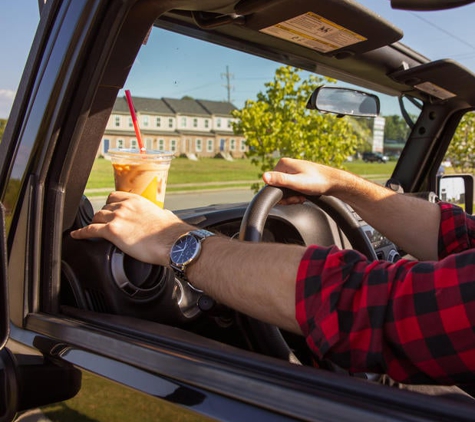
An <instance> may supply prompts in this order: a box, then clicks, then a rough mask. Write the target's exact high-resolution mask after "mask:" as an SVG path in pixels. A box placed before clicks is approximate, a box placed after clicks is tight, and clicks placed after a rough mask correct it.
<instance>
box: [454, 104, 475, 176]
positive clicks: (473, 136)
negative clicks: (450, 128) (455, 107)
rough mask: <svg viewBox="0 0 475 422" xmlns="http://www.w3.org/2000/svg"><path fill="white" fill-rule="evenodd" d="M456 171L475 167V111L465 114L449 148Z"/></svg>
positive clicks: (464, 170)
mask: <svg viewBox="0 0 475 422" xmlns="http://www.w3.org/2000/svg"><path fill="white" fill-rule="evenodd" d="M447 157H448V158H449V159H450V161H451V162H452V165H453V167H454V169H455V171H459V172H466V171H472V170H473V169H475V113H473V112H470V113H467V114H465V115H464V117H463V118H462V120H461V121H460V123H459V125H458V127H457V130H456V132H455V134H454V137H453V138H452V141H451V142H450V145H449V149H448V150H447Z"/></svg>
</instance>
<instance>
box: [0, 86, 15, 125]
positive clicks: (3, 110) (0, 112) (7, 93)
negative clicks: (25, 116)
mask: <svg viewBox="0 0 475 422" xmlns="http://www.w3.org/2000/svg"><path fill="white" fill-rule="evenodd" d="M15 94H16V92H15V91H12V90H11V89H0V119H6V118H7V117H8V116H9V115H10V109H11V108H12V104H13V99H14V98H15Z"/></svg>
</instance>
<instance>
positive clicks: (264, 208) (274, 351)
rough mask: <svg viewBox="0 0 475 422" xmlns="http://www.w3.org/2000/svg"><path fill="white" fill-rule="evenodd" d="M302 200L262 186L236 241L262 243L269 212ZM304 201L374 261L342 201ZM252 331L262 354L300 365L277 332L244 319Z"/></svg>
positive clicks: (285, 191)
mask: <svg viewBox="0 0 475 422" xmlns="http://www.w3.org/2000/svg"><path fill="white" fill-rule="evenodd" d="M290 196H302V194H301V193H298V192H295V191H292V190H290V189H287V188H280V187H276V186H269V185H267V186H264V187H263V188H262V189H261V190H260V191H259V192H258V193H257V194H256V195H255V196H254V198H253V199H252V200H251V202H250V203H249V205H248V207H247V209H246V212H245V213H244V217H243V219H242V221H241V227H240V231H239V239H240V240H243V241H250V242H261V241H262V236H263V232H264V226H265V223H266V221H267V217H268V216H269V213H270V211H271V209H272V208H273V207H274V206H275V205H276V204H277V203H278V202H279V201H280V200H281V199H284V198H288V197H290ZM304 196H305V197H306V198H307V200H309V201H310V202H312V203H313V204H315V205H316V206H318V207H320V208H321V209H322V210H323V211H325V212H326V213H327V214H328V215H329V216H330V217H331V218H332V219H333V220H334V221H335V222H336V223H337V225H338V227H339V228H340V229H341V230H342V231H343V233H344V234H345V235H346V236H347V238H348V240H349V241H350V243H351V245H352V247H353V248H355V249H357V250H358V251H360V252H361V253H363V254H364V255H366V257H367V258H368V259H370V260H376V259H377V256H376V252H375V251H374V249H373V246H372V245H371V242H370V241H369V239H368V238H367V236H366V235H365V234H364V231H363V229H362V228H361V225H360V224H359V222H358V220H357V218H356V216H355V215H354V213H353V211H351V210H350V209H349V208H348V206H347V205H346V204H344V203H343V202H342V201H340V200H338V199H336V198H333V197H330V196H324V195H321V196H318V197H317V196H306V195H304ZM246 318H247V320H248V322H249V326H250V329H251V330H252V331H253V334H254V337H255V339H256V341H257V343H258V346H259V347H260V348H261V349H262V350H263V351H264V353H266V354H268V355H270V356H274V357H278V358H280V359H284V360H288V361H290V362H293V363H300V362H299V360H298V358H297V357H296V356H295V355H294V354H293V352H292V351H291V349H290V348H289V346H288V345H287V342H286V341H285V339H284V337H283V336H282V333H281V332H280V330H279V328H277V327H276V326H274V325H271V324H267V323H264V322H262V321H259V320H257V319H254V318H251V317H246Z"/></svg>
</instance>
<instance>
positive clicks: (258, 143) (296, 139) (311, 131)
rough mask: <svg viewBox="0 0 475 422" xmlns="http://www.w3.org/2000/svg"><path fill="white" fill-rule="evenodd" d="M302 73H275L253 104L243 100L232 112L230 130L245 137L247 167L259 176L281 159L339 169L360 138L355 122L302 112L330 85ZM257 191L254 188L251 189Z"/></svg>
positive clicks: (288, 69) (287, 68)
mask: <svg viewBox="0 0 475 422" xmlns="http://www.w3.org/2000/svg"><path fill="white" fill-rule="evenodd" d="M300 72H301V71H300V70H299V69H295V68H292V67H290V66H284V67H280V68H278V69H277V70H276V72H275V76H274V80H273V81H271V82H267V83H266V84H265V85H264V86H265V88H266V90H265V92H259V93H258V94H257V100H247V101H246V103H245V105H244V107H243V108H242V109H240V110H236V111H234V112H233V116H234V117H236V118H237V123H235V124H234V130H235V132H236V133H240V134H242V135H243V136H244V137H245V138H246V143H247V146H248V149H249V152H248V156H249V157H250V158H251V162H252V163H253V164H255V165H260V170H261V172H260V173H259V177H261V176H262V174H263V173H264V172H265V171H267V170H271V169H272V168H273V167H274V166H275V164H276V162H277V160H278V159H279V157H281V156H286V157H293V158H301V159H306V160H311V161H316V162H319V163H323V164H331V165H333V166H336V167H341V166H342V164H343V162H344V161H345V159H346V158H347V157H349V156H351V155H353V154H354V153H355V151H356V148H357V146H358V145H359V143H360V142H361V141H362V139H363V137H362V136H361V131H362V129H361V126H360V125H359V124H355V123H354V120H347V119H342V118H338V117H337V116H336V115H333V114H322V113H319V112H317V111H315V110H308V109H306V108H305V106H306V104H307V101H308V99H309V97H310V95H311V94H312V92H313V91H314V89H315V88H316V87H317V86H319V85H323V84H324V83H333V82H334V80H331V79H328V78H321V77H318V76H315V75H310V76H309V77H308V79H304V80H302V78H301V77H300ZM352 122H353V123H352ZM259 187H260V186H259V184H254V185H253V188H254V189H255V190H258V189H259Z"/></svg>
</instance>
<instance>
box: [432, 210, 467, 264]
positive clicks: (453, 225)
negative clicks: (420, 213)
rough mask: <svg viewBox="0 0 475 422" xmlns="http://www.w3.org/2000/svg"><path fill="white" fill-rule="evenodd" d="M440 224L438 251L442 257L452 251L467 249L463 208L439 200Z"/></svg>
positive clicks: (465, 219) (465, 220)
mask: <svg viewBox="0 0 475 422" xmlns="http://www.w3.org/2000/svg"><path fill="white" fill-rule="evenodd" d="M438 205H439V207H440V212H441V213H440V226H439V241H438V253H439V259H443V258H445V257H447V256H448V255H451V254H453V253H457V252H462V251H464V250H466V249H469V248H470V247H471V246H470V238H469V233H468V226H467V218H466V214H465V212H464V210H463V209H462V208H460V207H457V206H456V205H453V204H449V203H447V202H439V204H438Z"/></svg>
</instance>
